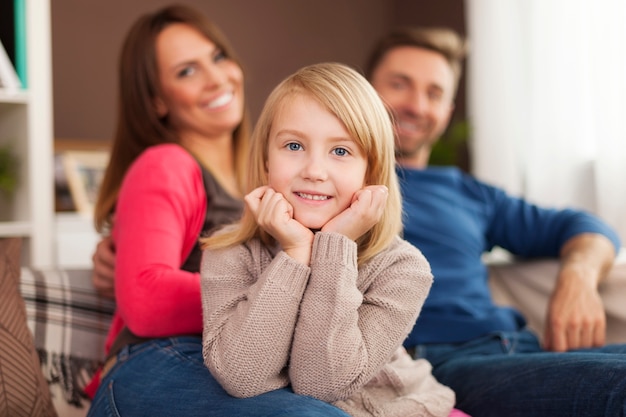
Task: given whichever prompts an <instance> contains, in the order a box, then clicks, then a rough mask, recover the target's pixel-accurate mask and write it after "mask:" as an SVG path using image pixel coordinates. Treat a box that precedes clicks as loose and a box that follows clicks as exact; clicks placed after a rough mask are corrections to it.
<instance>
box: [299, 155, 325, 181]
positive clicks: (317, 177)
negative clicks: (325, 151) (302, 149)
mask: <svg viewBox="0 0 626 417" xmlns="http://www.w3.org/2000/svg"><path fill="white" fill-rule="evenodd" d="M302 176H303V177H304V178H306V179H308V180H310V181H324V180H326V179H327V178H328V172H327V170H326V164H325V163H324V158H323V157H321V156H316V155H309V156H308V157H307V158H306V161H305V163H304V165H303V167H302Z"/></svg>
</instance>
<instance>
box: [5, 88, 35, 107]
mask: <svg viewBox="0 0 626 417" xmlns="http://www.w3.org/2000/svg"><path fill="white" fill-rule="evenodd" d="M27 102H28V92H26V91H23V90H20V91H7V90H3V89H2V88H0V103H15V104H26V103H27Z"/></svg>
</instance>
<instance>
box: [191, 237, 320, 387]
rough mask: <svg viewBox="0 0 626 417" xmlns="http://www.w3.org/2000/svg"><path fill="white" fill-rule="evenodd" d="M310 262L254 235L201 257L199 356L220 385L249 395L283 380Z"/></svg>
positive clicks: (205, 253)
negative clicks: (265, 245) (270, 246)
mask: <svg viewBox="0 0 626 417" xmlns="http://www.w3.org/2000/svg"><path fill="white" fill-rule="evenodd" d="M308 277H309V267H308V266H306V265H303V264H301V263H298V262H296V261H295V260H294V259H293V258H291V257H289V256H288V255H287V254H285V253H284V252H279V253H278V255H276V257H274V258H273V259H272V256H271V255H270V254H269V253H268V252H267V249H265V248H263V247H262V246H261V244H260V243H259V241H258V240H253V241H251V242H249V243H248V244H246V245H241V246H238V247H235V248H230V249H224V250H216V251H212V250H206V251H205V252H204V253H203V257H202V266H201V291H202V306H203V315H204V332H203V357H204V362H205V364H206V366H207V367H208V368H209V370H210V371H211V373H212V374H213V376H214V377H215V378H216V379H217V380H218V381H219V383H220V384H221V385H222V387H223V388H224V389H225V390H226V391H227V392H228V393H229V394H231V395H233V396H235V397H252V396H255V395H259V394H262V393H265V392H268V391H272V390H275V389H278V388H283V387H285V386H287V385H288V383H289V381H288V376H287V372H286V367H287V364H288V361H289V351H290V348H291V342H292V339H293V329H294V326H295V323H296V318H297V316H298V309H299V305H300V300H301V298H302V294H303V292H304V288H305V286H306V283H307V280H308Z"/></svg>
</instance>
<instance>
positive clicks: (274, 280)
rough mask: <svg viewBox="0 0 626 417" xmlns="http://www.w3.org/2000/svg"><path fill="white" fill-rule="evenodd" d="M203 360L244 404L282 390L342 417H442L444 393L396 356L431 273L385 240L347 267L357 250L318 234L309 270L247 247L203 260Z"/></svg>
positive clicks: (421, 366)
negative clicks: (383, 244) (381, 246)
mask: <svg viewBox="0 0 626 417" xmlns="http://www.w3.org/2000/svg"><path fill="white" fill-rule="evenodd" d="M201 276H202V280H201V285H202V306H203V315H204V332H203V344H204V348H203V353H204V361H205V363H206V365H207V367H208V368H209V369H210V371H211V373H212V374H213V376H214V377H215V378H216V379H217V380H218V381H219V382H220V384H221V385H222V386H223V387H224V389H225V390H226V391H227V392H229V393H230V394H231V395H233V396H236V397H251V396H254V395H259V394H262V393H265V392H268V391H271V390H274V389H278V388H283V387H285V386H287V385H289V384H291V386H292V388H293V390H294V392H296V393H298V394H302V395H309V396H312V397H315V398H319V399H321V400H323V401H327V402H330V403H333V404H335V405H336V406H338V407H340V408H342V409H343V410H345V411H346V412H347V413H349V414H351V415H353V416H378V417H382V416H387V417H392V416H393V417H395V416H398V417H400V416H401V417H412V416H416V417H417V416H436V417H446V416H447V415H448V414H449V413H450V411H451V409H452V407H453V405H454V401H455V397H454V393H453V392H452V390H450V389H449V388H448V387H446V386H443V385H441V384H440V383H438V382H437V381H436V380H435V379H434V377H433V376H432V374H431V367H430V364H429V363H428V362H426V361H425V360H413V359H411V358H410V357H409V355H408V354H407V353H406V351H405V350H404V348H402V341H403V340H404V339H405V337H406V336H407V334H408V332H409V331H410V330H411V328H412V326H413V324H414V323H415V320H416V318H417V316H418V314H419V311H420V309H421V308H422V305H423V303H424V300H425V298H426V296H427V295H428V291H429V290H430V286H431V284H432V279H433V277H432V274H431V271H430V266H429V264H428V262H427V261H426V259H425V258H424V256H423V255H422V254H421V252H420V251H419V250H418V249H416V248H415V247H413V246H412V245H411V244H409V243H408V242H406V241H404V240H402V239H400V238H397V239H396V240H395V241H394V242H393V243H392V244H391V245H390V247H389V248H388V249H387V250H385V251H383V252H381V253H379V254H378V255H376V256H375V257H374V258H372V259H371V260H370V261H369V262H367V263H366V264H364V265H362V266H361V267H360V268H357V245H356V243H355V242H354V241H352V240H351V239H348V238H347V237H345V236H343V235H341V234H338V233H328V232H318V233H316V235H315V239H314V243H313V252H312V255H311V264H310V266H307V265H304V264H301V263H298V262H296V261H295V260H293V259H292V258H291V257H289V256H288V255H287V254H286V253H285V252H282V251H280V249H279V248H268V247H266V246H264V245H263V244H261V242H260V241H258V240H253V241H250V242H248V243H246V244H243V245H240V246H238V247H234V248H231V249H225V250H218V251H211V250H207V251H205V252H204V254H203V259H202V267H201Z"/></svg>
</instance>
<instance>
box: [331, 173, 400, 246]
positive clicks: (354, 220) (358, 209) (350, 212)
mask: <svg viewBox="0 0 626 417" xmlns="http://www.w3.org/2000/svg"><path fill="white" fill-rule="evenodd" d="M388 195H389V193H388V190H387V187H385V186H384V185H368V186H367V187H364V188H362V189H361V190H359V191H357V192H356V193H354V196H353V197H352V203H351V204H350V207H348V208H347V209H345V210H344V211H342V212H341V213H339V214H338V215H337V216H335V217H334V218H333V219H331V220H330V221H329V222H328V223H326V224H325V225H324V226H323V227H322V231H323V232H336V233H341V234H343V235H345V236H347V237H349V238H350V239H352V240H357V239H358V238H359V237H361V236H363V235H364V234H365V233H366V232H367V231H368V230H370V229H371V228H372V227H373V226H374V225H375V224H376V223H378V222H379V221H380V219H381V218H382V216H383V213H384V211H385V207H386V205H387V196H388Z"/></svg>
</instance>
